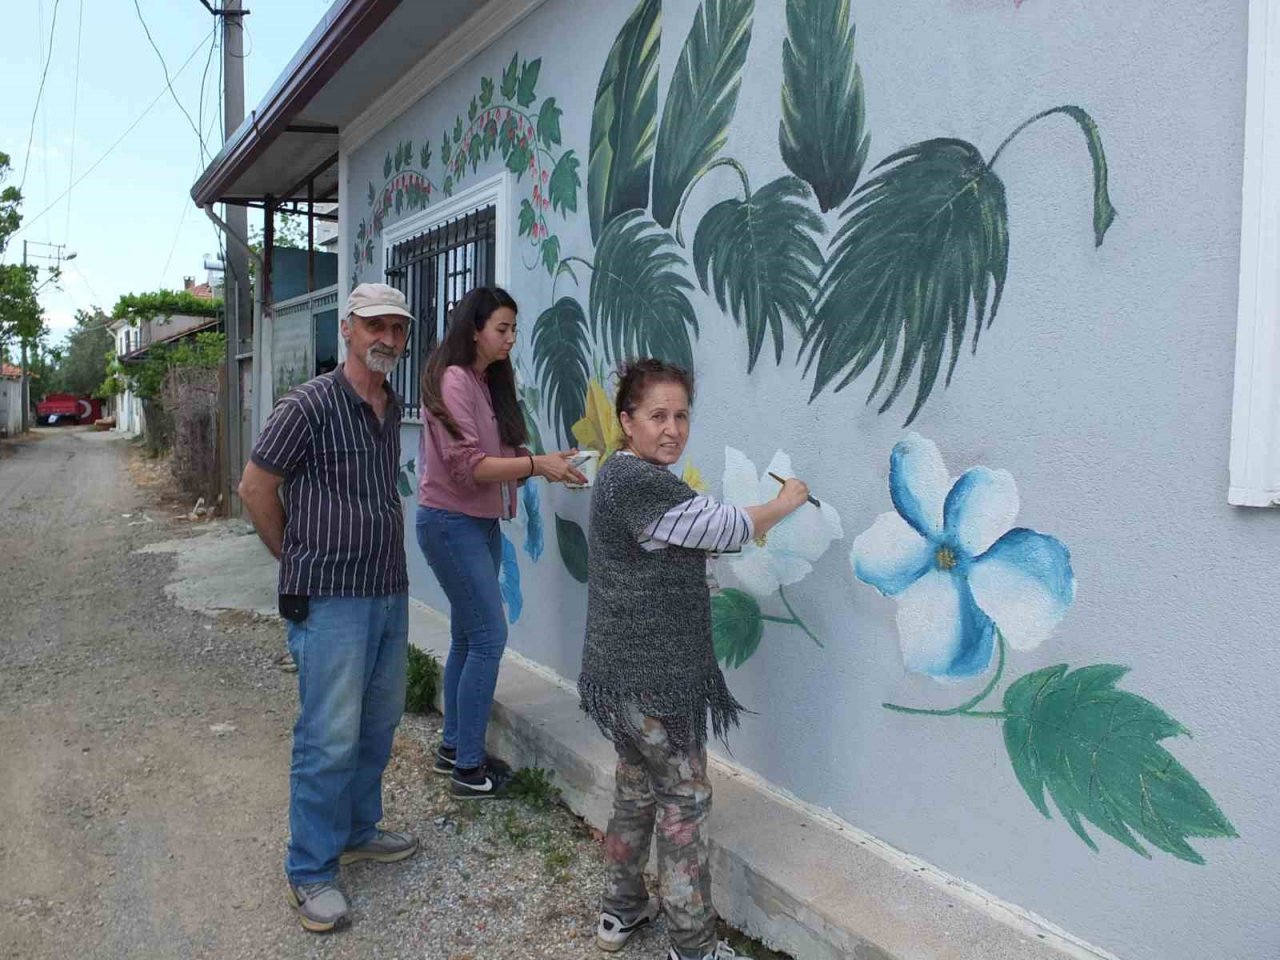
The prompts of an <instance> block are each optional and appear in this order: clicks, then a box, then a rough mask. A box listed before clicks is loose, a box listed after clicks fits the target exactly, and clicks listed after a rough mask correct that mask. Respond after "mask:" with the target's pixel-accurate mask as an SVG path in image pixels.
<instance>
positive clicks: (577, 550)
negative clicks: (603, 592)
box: [556, 513, 587, 583]
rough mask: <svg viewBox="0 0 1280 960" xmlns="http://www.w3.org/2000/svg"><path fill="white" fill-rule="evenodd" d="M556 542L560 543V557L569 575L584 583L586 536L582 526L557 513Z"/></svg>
mask: <svg viewBox="0 0 1280 960" xmlns="http://www.w3.org/2000/svg"><path fill="white" fill-rule="evenodd" d="M556 542H557V543H558V544H559V545H560V559H561V560H563V561H564V565H565V569H566V570H568V571H569V575H570V576H571V577H573V579H575V580H577V581H578V582H579V583H586V582H587V538H586V535H585V534H584V533H583V532H582V528H581V527H580V526H578V525H577V524H576V523H574V522H573V521H572V520H566V519H565V518H564V517H562V516H560V514H558V513H557V514H556Z"/></svg>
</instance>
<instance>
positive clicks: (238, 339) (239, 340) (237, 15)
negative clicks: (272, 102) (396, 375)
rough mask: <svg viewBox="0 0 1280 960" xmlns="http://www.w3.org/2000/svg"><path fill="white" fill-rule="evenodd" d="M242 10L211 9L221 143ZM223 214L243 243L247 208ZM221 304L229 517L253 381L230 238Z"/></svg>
mask: <svg viewBox="0 0 1280 960" xmlns="http://www.w3.org/2000/svg"><path fill="white" fill-rule="evenodd" d="M248 12H249V11H247V10H245V9H243V7H242V6H241V0H223V3H222V7H221V8H220V9H218V10H215V11H214V13H215V14H216V15H218V16H220V17H221V18H222V75H223V78H224V80H223V114H222V139H223V143H226V142H227V141H228V140H230V139H231V135H232V134H234V133H235V131H236V129H237V128H238V127H239V126H240V124H241V122H242V121H243V120H244V17H245V15H246V14H248ZM223 217H224V219H225V221H226V224H227V226H228V227H230V228H231V232H232V233H234V234H235V235H236V236H237V237H239V239H240V240H241V241H242V243H245V244H247V243H248V242H249V211H248V210H247V209H246V208H245V207H243V206H241V205H239V204H232V203H229V204H225V205H224V206H223ZM223 304H224V309H225V310H226V316H227V434H226V450H225V456H224V460H223V462H224V463H225V465H226V470H227V475H226V484H227V504H228V508H229V513H230V514H231V515H233V516H235V515H238V514H239V513H240V502H239V497H237V496H236V486H237V484H238V482H239V479H240V471H241V469H242V468H243V466H244V464H243V462H242V461H243V458H244V450H243V444H244V436H243V426H242V423H243V421H242V412H243V409H244V404H245V400H246V398H245V397H243V396H242V395H241V394H242V391H241V385H242V384H250V385H252V383H253V377H252V375H251V374H252V368H251V367H250V370H249V371H248V372H249V373H250V375H249V376H243V375H242V374H241V370H240V366H241V364H242V363H245V364H247V365H251V364H253V362H254V357H253V354H252V343H253V305H252V300H251V294H250V289H249V258H248V257H247V256H245V252H244V250H243V248H242V246H241V244H239V243H236V242H234V241H232V242H230V243H228V244H227V253H226V271H225V273H224V274H223ZM246 354H247V355H248V356H247V357H246ZM242 358H245V359H243V360H242ZM250 389H252V387H250Z"/></svg>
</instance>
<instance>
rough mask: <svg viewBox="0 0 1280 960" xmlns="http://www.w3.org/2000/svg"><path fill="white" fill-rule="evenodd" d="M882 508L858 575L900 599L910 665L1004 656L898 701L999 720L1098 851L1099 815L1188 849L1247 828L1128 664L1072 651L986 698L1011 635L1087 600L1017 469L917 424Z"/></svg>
mask: <svg viewBox="0 0 1280 960" xmlns="http://www.w3.org/2000/svg"><path fill="white" fill-rule="evenodd" d="M889 496H890V499H891V501H892V502H893V506H894V510H893V511H892V512H890V513H883V514H881V515H880V516H879V517H877V518H876V520H875V522H874V523H872V525H871V526H870V527H869V528H868V529H867V530H865V531H864V532H863V533H861V534H860V535H859V536H858V537H856V538H855V539H854V542H853V550H852V551H851V554H850V560H851V561H852V564H853V572H854V575H855V576H856V577H857V578H858V579H859V580H861V581H863V582H864V583H867V584H870V585H871V586H873V587H875V588H876V589H877V590H878V591H880V593H882V594H883V595H885V596H887V597H893V598H894V599H895V600H897V602H898V617H897V628H898V642H899V644H900V645H901V648H902V660H903V664H904V665H905V666H906V668H907V670H909V671H911V672H914V673H921V674H926V675H928V676H930V677H934V678H936V679H939V680H947V681H952V682H953V683H956V684H959V683H963V682H965V681H967V680H971V679H972V678H974V677H977V676H980V675H982V674H984V673H986V672H987V671H988V669H989V668H990V666H991V661H992V659H993V658H994V659H995V663H996V665H995V669H994V670H992V671H991V676H990V678H989V679H988V681H987V682H986V683H985V684H984V685H983V687H982V689H981V690H979V691H978V692H977V693H976V694H974V695H973V696H971V697H970V698H969V699H967V700H965V701H964V702H963V703H961V704H959V705H957V706H952V707H936V708H935V707H908V706H902V705H900V704H896V703H885V704H884V707H885V708H886V709H888V710H892V711H895V712H897V713H903V714H913V715H915V716H928V717H963V718H966V719H978V720H995V721H998V722H999V723H1000V724H1001V725H1002V728H1003V733H1004V744H1005V749H1006V751H1007V752H1008V754H1009V762H1010V764H1011V765H1012V767H1013V772H1014V776H1015V777H1016V778H1017V780H1018V784H1019V785H1020V786H1021V787H1022V789H1023V790H1024V791H1025V792H1026V794H1027V796H1028V798H1030V800H1031V802H1032V803H1033V804H1034V805H1035V807H1036V809H1037V810H1039V811H1040V812H1041V813H1042V814H1044V816H1045V817H1046V818H1048V817H1051V816H1052V815H1051V813H1050V810H1049V804H1048V801H1047V799H1046V794H1048V796H1049V797H1052V798H1053V802H1054V805H1055V806H1056V807H1057V808H1058V811H1059V813H1061V815H1062V817H1063V819H1064V820H1066V822H1067V823H1068V824H1069V825H1070V827H1071V829H1072V830H1074V831H1075V832H1076V835H1077V836H1079V837H1080V839H1081V840H1083V841H1084V842H1085V843H1086V844H1088V845H1089V847H1090V848H1091V849H1092V850H1095V851H1096V850H1097V849H1098V846H1097V844H1096V842H1095V841H1094V840H1093V838H1092V837H1091V836H1090V835H1089V834H1088V832H1087V831H1086V830H1085V828H1084V821H1086V820H1087V821H1089V822H1090V823H1091V824H1093V825H1094V826H1095V827H1096V828H1097V829H1099V830H1101V831H1102V832H1103V833H1106V834H1107V835H1108V836H1110V837H1112V838H1113V839H1115V840H1117V841H1118V842H1120V843H1122V844H1124V845H1125V846H1126V847H1128V848H1129V849H1131V850H1133V851H1134V852H1135V853H1138V854H1140V855H1142V856H1144V857H1147V858H1150V856H1151V854H1150V853H1149V852H1148V850H1147V849H1146V847H1144V846H1143V845H1142V843H1140V842H1139V839H1138V838H1139V837H1140V838H1141V839H1142V840H1145V841H1146V842H1147V843H1149V844H1150V845H1151V846H1154V847H1156V848H1157V849H1160V850H1163V851H1165V852H1166V853H1170V854H1172V855H1173V856H1175V857H1177V858H1178V859H1180V860H1186V861H1188V862H1189V863H1204V862H1205V861H1204V857H1203V856H1202V855H1201V854H1200V853H1199V851H1197V850H1196V849H1195V848H1193V847H1192V846H1191V845H1190V844H1189V843H1188V842H1187V840H1188V838H1194V837H1234V836H1236V835H1237V834H1236V830H1235V827H1233V826H1232V825H1231V822H1230V821H1229V820H1228V819H1227V817H1226V815H1225V814H1223V812H1222V811H1221V810H1220V809H1218V805H1217V804H1216V803H1215V802H1214V800H1213V798H1212V797H1211V796H1210V795H1209V793H1208V791H1207V790H1205V789H1204V787H1202V786H1201V785H1200V784H1199V782H1198V781H1197V780H1196V778H1195V777H1193V776H1192V775H1191V773H1190V772H1189V771H1188V770H1187V769H1186V768H1185V767H1184V766H1182V764H1180V763H1179V762H1178V760H1177V759H1176V758H1175V757H1174V756H1173V755H1172V754H1171V753H1169V751H1168V750H1167V749H1166V748H1165V747H1164V745H1163V744H1162V743H1161V741H1163V740H1165V739H1167V738H1169V737H1174V736H1178V735H1187V734H1188V731H1187V729H1186V728H1185V727H1183V726H1182V725H1181V724H1180V723H1178V722H1177V721H1175V720H1174V719H1173V718H1172V717H1170V716H1169V715H1168V714H1166V713H1165V712H1164V711H1163V710H1162V709H1161V708H1160V707H1158V706H1157V705H1156V704H1154V703H1152V702H1151V701H1150V700H1147V699H1145V698H1143V697H1140V696H1138V695H1137V694H1134V693H1130V692H1129V691H1127V690H1121V689H1119V688H1118V687H1117V686H1116V684H1117V683H1118V682H1119V681H1120V679H1121V678H1122V677H1123V676H1124V675H1125V674H1126V673H1127V672H1128V668H1127V667H1123V666H1118V665H1116V664H1111V663H1096V664H1089V665H1088V666H1084V667H1078V668H1076V669H1070V668H1069V667H1068V666H1067V665H1066V664H1057V665H1055V666H1051V667H1045V668H1043V669H1040V670H1035V671H1032V672H1031V673H1028V674H1026V675H1024V676H1022V677H1019V678H1018V679H1017V680H1014V681H1013V682H1012V683H1010V684H1009V685H1008V686H1007V687H1006V688H1005V691H1004V695H1003V698H1002V703H1001V705H1000V708H999V709H991V708H990V707H989V706H987V705H986V701H987V700H988V698H989V697H991V696H992V694H993V693H994V692H995V690H996V687H997V686H998V685H999V683H1000V681H1001V679H1002V677H1003V676H1004V668H1005V656H1006V647H1012V648H1014V649H1015V650H1030V649H1031V648H1033V647H1036V646H1038V645H1039V644H1040V643H1041V642H1042V641H1044V640H1045V638H1047V637H1048V636H1049V634H1050V633H1052V632H1053V630H1054V628H1056V627H1057V626H1058V624H1059V623H1060V622H1061V621H1062V618H1063V617H1064V616H1065V615H1066V613H1067V610H1068V609H1069V608H1070V607H1071V604H1072V602H1073V601H1074V600H1075V594H1076V581H1075V575H1074V574H1073V572H1072V569H1071V556H1070V553H1069V552H1068V551H1067V548H1066V547H1065V546H1064V545H1063V544H1062V543H1060V542H1059V541H1058V540H1056V539H1054V538H1053V537H1051V536H1048V535H1046V534H1043V533H1037V532H1036V531H1034V530H1029V529H1027V528H1025V527H1013V522H1014V520H1015V519H1016V517H1017V515H1018V508H1019V503H1018V488H1017V485H1016V484H1015V483H1014V479H1013V477H1012V476H1011V475H1010V474H1009V473H1008V471H1006V470H992V469H990V468H988V467H983V466H976V467H972V468H971V469H969V470H967V471H965V472H964V473H963V474H961V475H960V477H959V478H958V479H956V480H954V481H953V480H952V478H951V476H950V474H948V472H947V468H946V464H945V463H944V462H943V459H942V454H941V453H940V452H939V450H938V448H937V446H936V445H935V444H934V443H933V442H932V441H930V440H926V439H925V438H924V437H921V436H919V435H918V434H910V435H909V436H907V437H906V438H905V439H904V440H902V441H901V442H900V443H898V444H897V445H896V446H895V447H894V448H893V452H892V454H891V455H890V458H889Z"/></svg>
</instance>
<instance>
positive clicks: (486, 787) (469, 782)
mask: <svg viewBox="0 0 1280 960" xmlns="http://www.w3.org/2000/svg"><path fill="white" fill-rule="evenodd" d="M508 779H509V778H507V777H503V776H501V775H500V774H498V773H497V771H495V770H494V769H492V768H491V767H489V766H483V767H477V768H476V769H474V770H462V769H460V768H458V767H454V769H453V774H452V775H451V776H450V778H449V792H450V793H452V794H453V797H454V799H455V800H500V799H502V798H504V797H505V796H506V795H507V793H506V786H507V782H508Z"/></svg>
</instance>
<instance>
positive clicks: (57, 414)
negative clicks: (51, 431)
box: [36, 393, 102, 426]
mask: <svg viewBox="0 0 1280 960" xmlns="http://www.w3.org/2000/svg"><path fill="white" fill-rule="evenodd" d="M100 419H102V402H101V401H100V400H95V399H94V398H93V397H84V396H77V395H76V394H74V393H51V394H49V395H48V396H47V397H45V398H44V399H43V400H41V401H40V402H39V403H37V404H36V423H39V424H41V425H42V426H53V425H55V424H59V423H93V422H94V421H95V420H100Z"/></svg>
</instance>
